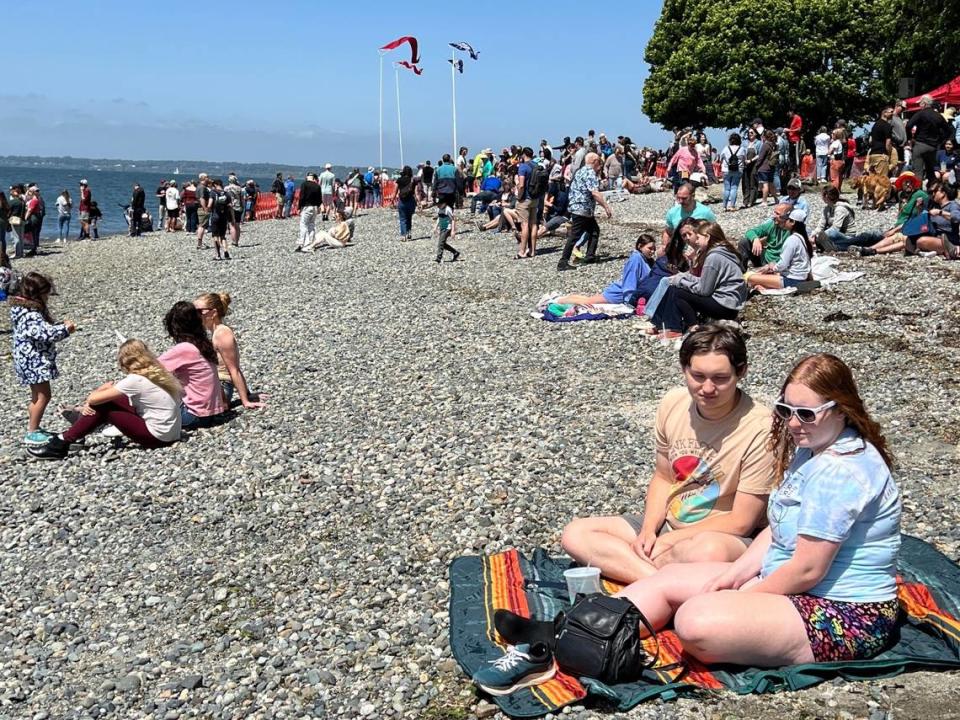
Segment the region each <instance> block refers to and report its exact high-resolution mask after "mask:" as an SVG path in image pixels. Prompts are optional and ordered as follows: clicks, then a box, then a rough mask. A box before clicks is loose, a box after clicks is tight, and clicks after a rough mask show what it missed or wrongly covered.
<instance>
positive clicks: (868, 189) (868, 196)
mask: <svg viewBox="0 0 960 720" xmlns="http://www.w3.org/2000/svg"><path fill="white" fill-rule="evenodd" d="M853 187H855V188H856V189H857V200H859V201H860V203H861V205H862V207H863V209H864V210H866V209H867V202H868V201H870V203H871V205H872V206H873V208H874V209H875V210H883V209H885V208H886V207H887V203H888V202H889V200H890V198H891V197H892V196H893V184H892V183H891V182H890V178H888V177H887V176H886V175H877V174H874V173H869V172H868V173H864V174H863V175H861V176H860V177H858V178H856V179H855V180H854V181H853Z"/></svg>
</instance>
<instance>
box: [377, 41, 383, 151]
mask: <svg viewBox="0 0 960 720" xmlns="http://www.w3.org/2000/svg"><path fill="white" fill-rule="evenodd" d="M378 55H379V56H380V167H378V168H377V169H378V170H382V169H383V52H378Z"/></svg>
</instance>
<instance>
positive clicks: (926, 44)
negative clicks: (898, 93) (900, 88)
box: [883, 0, 960, 94]
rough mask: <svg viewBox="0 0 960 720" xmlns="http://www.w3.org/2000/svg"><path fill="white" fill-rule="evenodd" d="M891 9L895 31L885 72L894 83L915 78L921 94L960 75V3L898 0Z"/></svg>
mask: <svg viewBox="0 0 960 720" xmlns="http://www.w3.org/2000/svg"><path fill="white" fill-rule="evenodd" d="M889 8H890V13H891V18H892V20H893V22H894V23H895V26H896V27H895V29H894V32H893V37H892V42H891V43H890V49H889V52H887V53H886V54H885V56H884V65H883V69H884V72H885V74H886V75H887V76H888V77H889V78H890V79H891V81H892V82H894V83H897V81H898V80H899V79H900V78H902V77H912V78H914V79H915V80H916V82H917V93H918V94H919V93H922V92H925V91H926V90H932V89H933V88H935V87H938V86H940V85H943V84H944V83H945V82H948V81H949V80H953V78H955V77H957V75H960V2H958V1H957V0H926V1H925V2H916V1H915V0H895V1H894V2H891V3H890V5H889ZM894 88H896V85H894Z"/></svg>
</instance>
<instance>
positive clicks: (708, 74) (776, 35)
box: [643, 0, 902, 132]
mask: <svg viewBox="0 0 960 720" xmlns="http://www.w3.org/2000/svg"><path fill="white" fill-rule="evenodd" d="M901 1H902V0H897V3H899V2H901ZM893 15H894V14H893V13H892V12H891V10H890V8H889V7H887V6H885V5H884V4H883V3H879V2H876V0H763V1H762V2H757V1H756V0H723V1H719V0H699V1H698V2H689V1H688V0H665V2H664V4H663V11H662V13H661V16H660V19H659V20H658V21H657V24H656V27H655V28H654V32H653V36H652V37H651V39H650V42H649V44H648V45H647V48H646V52H645V55H644V59H645V60H646V61H647V62H648V63H649V65H650V75H649V77H648V78H647V80H646V82H645V83H644V86H643V111H644V112H645V113H646V114H647V115H648V116H649V117H650V118H651V119H652V120H653V121H654V122H658V123H661V124H663V125H664V126H666V127H682V126H689V125H707V126H711V127H728V128H732V127H740V126H742V125H744V124H745V123H748V122H749V121H750V120H751V119H753V118H754V117H760V118H762V119H763V120H764V122H765V124H766V125H767V127H775V126H778V125H785V124H786V122H787V118H786V113H787V111H788V110H790V109H795V110H796V111H797V112H799V113H800V115H801V116H802V117H803V118H804V120H805V127H806V129H807V130H811V129H812V130H813V132H816V128H817V127H818V126H820V125H828V126H832V124H833V121H834V120H836V119H837V118H845V119H847V120H853V121H857V122H859V121H863V120H866V119H868V118H872V117H875V116H876V114H877V111H878V110H879V108H880V106H881V105H882V104H883V103H884V102H886V101H888V100H889V99H890V98H891V97H892V94H891V93H892V92H893V88H892V86H891V79H890V73H889V68H886V71H885V66H884V62H883V60H884V53H885V49H886V48H888V47H889V38H891V37H892V33H893V31H894V28H895V21H894V18H893Z"/></svg>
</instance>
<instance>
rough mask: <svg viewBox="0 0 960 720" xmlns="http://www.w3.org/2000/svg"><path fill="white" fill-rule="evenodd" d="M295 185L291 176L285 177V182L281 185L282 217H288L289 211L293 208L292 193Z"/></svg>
mask: <svg viewBox="0 0 960 720" xmlns="http://www.w3.org/2000/svg"><path fill="white" fill-rule="evenodd" d="M296 187H297V184H296V183H295V182H294V181H293V175H287V181H286V182H285V183H284V184H283V216H284V217H285V218H288V217H290V209H291V208H292V207H293V193H294V190H296Z"/></svg>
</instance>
